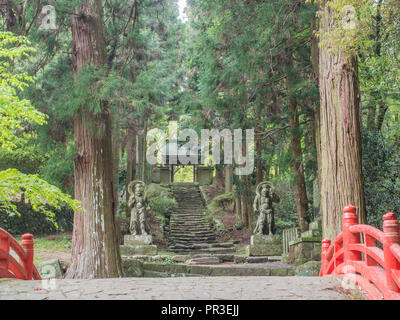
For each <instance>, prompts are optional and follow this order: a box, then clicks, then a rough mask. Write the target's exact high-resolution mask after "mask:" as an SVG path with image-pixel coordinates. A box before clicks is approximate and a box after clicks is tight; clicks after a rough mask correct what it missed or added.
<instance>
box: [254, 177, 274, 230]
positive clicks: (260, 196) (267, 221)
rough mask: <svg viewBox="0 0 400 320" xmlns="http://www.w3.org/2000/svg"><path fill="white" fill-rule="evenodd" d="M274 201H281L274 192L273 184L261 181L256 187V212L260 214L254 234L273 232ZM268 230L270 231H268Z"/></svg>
mask: <svg viewBox="0 0 400 320" xmlns="http://www.w3.org/2000/svg"><path fill="white" fill-rule="evenodd" d="M260 189H261V191H260ZM274 202H279V197H278V196H277V195H276V194H274V193H273V189H272V186H271V185H270V184H269V183H268V182H261V183H260V184H259V185H258V186H257V188H256V197H255V199H254V204H253V208H254V213H255V214H259V216H258V219H257V224H256V227H255V229H254V232H253V234H257V235H267V234H268V235H272V234H273V232H272V221H273V218H274V208H273V203H274ZM267 230H268V233H266V232H267Z"/></svg>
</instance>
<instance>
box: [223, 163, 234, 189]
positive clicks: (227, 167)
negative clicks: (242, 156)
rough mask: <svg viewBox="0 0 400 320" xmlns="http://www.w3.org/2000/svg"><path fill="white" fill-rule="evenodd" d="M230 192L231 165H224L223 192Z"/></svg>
mask: <svg viewBox="0 0 400 320" xmlns="http://www.w3.org/2000/svg"><path fill="white" fill-rule="evenodd" d="M229 192H232V165H230V164H227V165H225V193H229Z"/></svg>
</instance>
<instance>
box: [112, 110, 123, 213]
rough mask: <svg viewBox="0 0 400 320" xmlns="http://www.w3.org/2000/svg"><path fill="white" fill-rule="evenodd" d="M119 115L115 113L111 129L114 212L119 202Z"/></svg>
mask: <svg viewBox="0 0 400 320" xmlns="http://www.w3.org/2000/svg"><path fill="white" fill-rule="evenodd" d="M118 118H119V116H118V115H117V117H116V119H113V122H114V128H113V130H112V146H113V148H112V154H113V155H112V157H113V159H112V164H113V194H114V201H115V203H114V205H115V210H114V213H115V214H116V213H117V210H118V203H119V195H118V185H119V153H120V150H121V139H120V137H119V130H120V126H119V119H118Z"/></svg>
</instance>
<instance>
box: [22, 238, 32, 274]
mask: <svg viewBox="0 0 400 320" xmlns="http://www.w3.org/2000/svg"><path fill="white" fill-rule="evenodd" d="M21 247H22V248H23V249H24V251H25V259H24V265H25V270H26V280H32V275H33V235H31V234H30V233H27V234H24V235H23V236H22V241H21Z"/></svg>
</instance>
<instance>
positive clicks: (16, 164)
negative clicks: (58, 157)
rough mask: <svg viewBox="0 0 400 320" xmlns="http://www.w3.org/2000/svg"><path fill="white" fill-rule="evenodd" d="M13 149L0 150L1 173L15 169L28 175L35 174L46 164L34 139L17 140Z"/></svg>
mask: <svg viewBox="0 0 400 320" xmlns="http://www.w3.org/2000/svg"><path fill="white" fill-rule="evenodd" d="M13 143H14V147H13V148H11V149H10V148H5V147H2V148H0V171H1V170H6V169H8V168H15V169H18V170H19V171H21V172H23V173H26V174H35V173H38V172H39V168H40V167H41V166H42V165H43V164H44V163H45V160H46V159H45V157H44V156H43V155H41V154H40V153H38V152H37V144H36V143H35V141H34V139H29V140H28V139H23V138H17V139H15V140H14V141H13Z"/></svg>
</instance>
